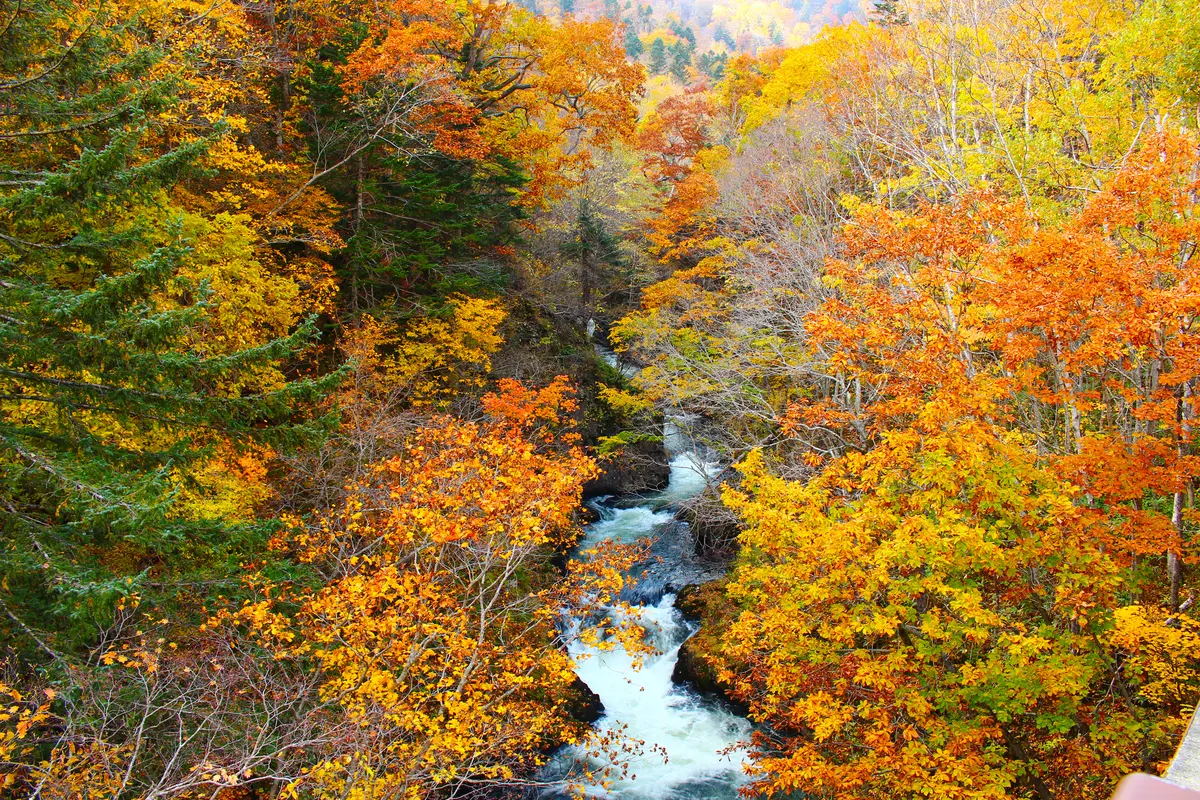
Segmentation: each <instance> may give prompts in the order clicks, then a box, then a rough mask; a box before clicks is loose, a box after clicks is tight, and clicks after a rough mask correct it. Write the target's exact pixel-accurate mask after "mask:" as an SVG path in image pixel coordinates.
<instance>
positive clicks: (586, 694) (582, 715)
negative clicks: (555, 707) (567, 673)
mask: <svg viewBox="0 0 1200 800" xmlns="http://www.w3.org/2000/svg"><path fill="white" fill-rule="evenodd" d="M568 691H569V692H570V698H569V699H568V700H567V713H568V714H569V715H570V716H571V719H574V720H577V721H579V722H582V723H585V724H587V725H592V724H594V723H595V722H596V720H598V719H600V718H601V717H602V716H604V703H603V702H601V700H600V695H598V694H596V693H595V692H593V691H592V687H590V686H588V685H587V684H586V683H584V682H583V681H582V680H581V679H580V677H579V676H578V675H576V676H575V680H574V681H572V682H571V686H570V688H569V689H568Z"/></svg>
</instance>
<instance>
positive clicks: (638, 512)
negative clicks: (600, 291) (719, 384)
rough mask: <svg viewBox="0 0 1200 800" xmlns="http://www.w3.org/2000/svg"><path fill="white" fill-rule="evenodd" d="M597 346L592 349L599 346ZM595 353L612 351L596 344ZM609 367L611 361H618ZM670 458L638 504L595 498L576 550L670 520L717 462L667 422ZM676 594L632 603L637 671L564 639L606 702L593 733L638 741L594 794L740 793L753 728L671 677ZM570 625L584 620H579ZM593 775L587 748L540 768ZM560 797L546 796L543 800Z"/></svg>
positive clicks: (701, 797) (618, 657)
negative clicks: (661, 482) (643, 639)
mask: <svg viewBox="0 0 1200 800" xmlns="http://www.w3.org/2000/svg"><path fill="white" fill-rule="evenodd" d="M598 349H599V348H598ZM601 355H602V356H605V357H606V360H608V359H609V358H611V359H612V361H610V363H613V362H615V360H616V359H615V357H614V356H611V354H610V353H606V352H604V351H603V350H601ZM613 365H614V366H617V365H616V364H615V363H614V364H613ZM664 434H665V437H664V438H665V440H666V446H667V451H668V453H669V454H670V455H671V456H672V461H671V478H670V483H669V484H668V486H667V489H666V490H665V491H663V492H661V493H658V494H655V495H650V496H648V497H646V498H644V500H643V502H642V503H641V504H640V505H637V506H634V507H631V508H621V507H618V506H617V505H615V504H614V500H615V498H600V499H599V500H597V501H594V502H593V503H592V506H593V507H594V508H595V509H596V510H597V511H598V512H599V514H600V520H599V521H597V522H594V523H592V524H591V525H589V526H587V529H586V531H585V536H584V540H583V541H582V542H581V543H580V548H581V549H587V548H589V547H592V546H594V545H595V544H597V543H599V542H601V541H604V540H606V539H615V540H618V541H621V542H635V541H639V540H641V539H646V538H653V537H655V536H656V534H658V533H660V532H663V531H665V530H668V529H670V528H671V526H673V525H677V523H676V522H675V516H674V513H673V512H672V511H671V510H670V505H671V504H672V503H675V502H678V501H680V500H683V499H686V498H688V497H692V496H695V495H696V494H699V493H700V492H701V491H702V490H703V489H704V487H705V486H706V485H707V482H708V480H709V479H710V478H711V477H712V476H714V475H715V474H716V473H717V472H718V471H719V466H718V465H717V464H715V463H713V462H711V461H706V460H704V459H703V458H701V457H700V456H699V455H698V453H697V449H695V448H694V447H693V446H692V445H691V443H690V442H689V441H687V440H686V437H685V436H684V435H683V434H682V433H681V432H680V430H679V428H678V427H677V426H676V425H675V424H674V423H673V422H668V423H667V425H666V430H665V431H664ZM674 600H675V596H674V595H673V594H670V593H666V594H663V595H662V596H661V599H657V598H654V597H653V595H651V597H650V598H649V599H647V600H646V602H644V603H643V604H641V605H638V606H636V615H637V620H636V621H637V622H638V623H639V624H640V625H641V626H643V627H644V628H645V629H646V631H647V638H648V639H649V640H650V641H651V643H652V644H653V645H654V647H655V649H656V650H657V651H658V652H657V654H655V655H651V656H649V657H643V659H642V666H641V668H640V669H639V668H637V667H635V665H634V660H633V658H632V657H631V656H630V654H629V653H627V652H626V651H625V650H624V649H623V648H620V647H617V648H615V649H612V650H608V651H598V650H596V649H594V648H590V647H586V646H584V645H582V644H580V643H579V642H578V641H577V637H571V638H572V640H573V643H572V644H571V645H570V652H571V655H572V656H573V657H574V659H575V672H576V673H577V674H578V675H579V677H580V678H581V679H582V680H583V682H584V683H586V684H587V685H588V686H589V687H590V688H591V689H592V691H593V692H595V693H596V694H597V695H599V697H600V700H601V701H602V702H603V703H604V716H603V717H601V718H600V720H599V721H597V722H596V725H595V733H594V734H593V735H594V736H599V737H603V736H604V735H605V734H606V733H619V734H620V735H623V736H624V737H627V739H632V740H639V741H641V742H643V743H644V744H642V745H641V747H640V748H638V750H639V751H640V752H634V753H633V754H632V755H625V756H623V758H624V759H625V760H626V762H627V763H628V767H629V768H628V771H627V775H625V776H623V777H622V776H620V774H619V773H618V775H617V776H616V777H611V778H610V781H609V784H608V786H607V787H602V786H599V785H593V786H589V787H587V793H588V794H589V795H591V796H594V797H604V798H614V799H615V798H629V799H630V800H685V799H686V800H728V799H729V798H735V797H737V789H738V787H739V786H741V785H742V784H743V783H744V781H745V779H744V777H743V772H742V765H743V763H744V762H745V760H746V758H747V755H746V752H745V751H744V750H743V749H742V748H741V747H740V746H739V743H740V742H744V741H745V740H747V739H748V738H749V735H750V724H749V723H748V722H747V721H746V720H745V719H743V718H741V717H739V716H737V715H735V714H733V713H731V712H730V711H728V710H726V709H725V708H723V707H721V706H720V705H719V704H718V703H716V702H714V701H711V700H707V699H704V698H701V697H700V696H699V695H697V694H696V693H695V692H693V691H691V690H690V689H688V688H685V687H682V686H676V685H675V684H674V683H672V680H671V674H672V672H673V671H674V669H675V664H676V661H677V660H678V658H679V646H680V645H681V644H682V643H683V642H684V641H685V640H686V639H687V638H688V637H689V636H691V635H692V633H694V632H695V627H694V626H693V625H692V624H690V623H689V622H687V621H686V620H684V618H683V616H682V615H681V614H680V613H679V611H678V610H676V609H675V607H674ZM572 624H573V625H581V624H586V623H585V622H584V621H581V620H574V621H572ZM581 763H582V764H587V766H588V767H589V768H590V769H592V770H593V771H595V770H596V769H597V768H602V767H603V766H605V765H604V764H602V763H598V762H596V761H595V760H589V758H588V756H587V755H586V748H581V747H576V748H566V749H564V750H563V751H561V752H560V753H558V754H557V755H556V757H555V758H554V760H553V762H552V763H551V764H550V766H549V767H548V768H547V776H548V777H551V778H561V777H562V776H564V775H566V774H568V773H571V772H573V773H575V774H579V772H580V769H579V767H580V765H581ZM556 795H557V796H561V794H559V793H555V792H552V793H549V795H548V796H550V797H553V796H556Z"/></svg>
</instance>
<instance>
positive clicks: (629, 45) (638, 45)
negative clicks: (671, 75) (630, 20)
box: [625, 28, 646, 61]
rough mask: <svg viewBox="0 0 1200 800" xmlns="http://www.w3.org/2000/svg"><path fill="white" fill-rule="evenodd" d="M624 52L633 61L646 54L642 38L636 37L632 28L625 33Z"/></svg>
mask: <svg viewBox="0 0 1200 800" xmlns="http://www.w3.org/2000/svg"><path fill="white" fill-rule="evenodd" d="M625 52H626V54H628V55H629V57H630V58H632V59H633V60H634V61H636V60H638V59H639V58H641V57H642V53H644V52H646V47H645V45H643V44H642V38H641V37H640V36H638V35H637V32H636V31H635V30H634V29H633V28H628V29H626V31H625Z"/></svg>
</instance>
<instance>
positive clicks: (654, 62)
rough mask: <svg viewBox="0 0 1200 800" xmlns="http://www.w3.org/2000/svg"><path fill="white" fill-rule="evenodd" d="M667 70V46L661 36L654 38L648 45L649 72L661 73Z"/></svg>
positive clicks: (652, 73) (653, 73)
mask: <svg viewBox="0 0 1200 800" xmlns="http://www.w3.org/2000/svg"><path fill="white" fill-rule="evenodd" d="M666 71H667V46H666V44H664V43H663V40H662V38H661V37H660V38H657V39H655V40H654V41H653V42H652V43H651V45H650V74H651V75H662V74H663V73H664V72H666Z"/></svg>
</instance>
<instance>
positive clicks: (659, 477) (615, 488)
mask: <svg viewBox="0 0 1200 800" xmlns="http://www.w3.org/2000/svg"><path fill="white" fill-rule="evenodd" d="M600 469H601V470H603V471H602V472H601V474H600V476H599V477H597V478H593V479H592V480H590V481H588V482H587V483H585V484H584V485H583V496H584V498H591V497H600V496H602V495H625V494H646V493H649V492H658V491H662V490H663V489H665V488H667V482H668V481H669V480H670V479H671V468H670V467H669V466H668V465H667V454H666V451H665V450H664V449H663V445H662V442H657V441H642V442H634V443H632V444H628V445H626V446H625V447H623V448H621V450H620V451H619V452H617V453H613V454H612V455H610V456H608V457H606V458H604V459H603V460H601V462H600Z"/></svg>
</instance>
